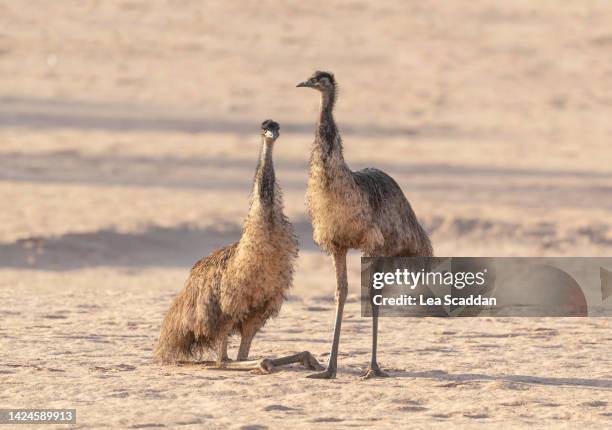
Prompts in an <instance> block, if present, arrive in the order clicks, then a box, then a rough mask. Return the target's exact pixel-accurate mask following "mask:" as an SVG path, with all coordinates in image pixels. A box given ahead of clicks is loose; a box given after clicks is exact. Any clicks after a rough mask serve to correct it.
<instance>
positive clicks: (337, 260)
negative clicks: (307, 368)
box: [308, 249, 348, 379]
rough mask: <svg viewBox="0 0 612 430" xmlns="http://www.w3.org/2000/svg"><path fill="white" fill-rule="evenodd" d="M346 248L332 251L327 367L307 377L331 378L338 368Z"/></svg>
mask: <svg viewBox="0 0 612 430" xmlns="http://www.w3.org/2000/svg"><path fill="white" fill-rule="evenodd" d="M346 252H347V250H346V249H339V250H335V251H334V255H333V256H334V267H335V269H336V322H335V324H334V338H333V340H332V347H331V353H330V354H329V362H328V363H327V369H326V370H325V371H323V372H320V373H314V374H312V375H309V376H308V377H309V378H315V379H332V378H335V377H336V371H337V369H338V346H339V344H340V330H341V328H342V313H343V312H344V303H345V302H346V295H347V294H348V279H347V275H346Z"/></svg>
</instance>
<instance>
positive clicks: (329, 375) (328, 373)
mask: <svg viewBox="0 0 612 430" xmlns="http://www.w3.org/2000/svg"><path fill="white" fill-rule="evenodd" d="M307 378H309V379H335V378H336V370H331V369H325V370H324V371H323V372H319V373H313V374H311V375H308V376H307Z"/></svg>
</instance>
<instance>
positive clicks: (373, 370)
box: [361, 366, 389, 380]
mask: <svg viewBox="0 0 612 430" xmlns="http://www.w3.org/2000/svg"><path fill="white" fill-rule="evenodd" d="M388 377H389V374H388V373H386V372H383V371H382V370H381V369H380V367H378V366H376V367H372V366H370V367H369V368H368V370H366V371H365V373H364V374H363V375H361V379H362V380H366V379H371V378H388Z"/></svg>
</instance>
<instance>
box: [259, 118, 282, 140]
mask: <svg viewBox="0 0 612 430" xmlns="http://www.w3.org/2000/svg"><path fill="white" fill-rule="evenodd" d="M261 135H262V136H263V137H264V138H265V139H266V140H272V141H275V140H276V139H277V138H278V136H279V135H280V126H279V125H278V123H277V122H275V121H272V120H271V119H267V120H265V121H264V122H262V123H261Z"/></svg>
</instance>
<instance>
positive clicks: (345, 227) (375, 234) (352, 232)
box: [298, 71, 433, 378]
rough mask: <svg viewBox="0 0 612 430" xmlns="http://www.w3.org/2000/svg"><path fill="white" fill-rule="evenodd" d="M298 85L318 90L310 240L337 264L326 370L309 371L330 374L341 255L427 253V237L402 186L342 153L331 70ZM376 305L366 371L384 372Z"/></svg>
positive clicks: (342, 295)
mask: <svg viewBox="0 0 612 430" xmlns="http://www.w3.org/2000/svg"><path fill="white" fill-rule="evenodd" d="M298 87H308V88H313V89H316V90H317V91H319V92H320V94H321V105H320V111H319V118H318V120H317V126H316V132H315V139H314V142H313V144H312V150H311V155H310V176H309V179H308V191H307V200H308V209H309V212H310V217H311V219H312V227H313V238H314V241H315V242H316V243H317V244H318V245H319V246H320V247H321V248H322V249H324V250H325V251H327V252H328V253H330V254H332V256H333V258H334V266H335V269H336V282H337V290H336V301H337V311H336V325H335V328H334V339H333V341H332V350H331V354H330V359H329V364H328V367H327V370H326V371H325V372H323V373H321V374H316V375H313V376H315V377H320V378H333V377H334V376H335V374H336V367H337V363H336V361H337V354H338V343H339V340H340V326H341V322H342V312H343V308H344V301H345V299H346V295H347V291H348V282H347V278H346V254H347V251H348V250H349V249H360V250H361V251H362V252H363V254H364V255H366V256H381V257H382V256H403V257H408V256H431V255H433V248H432V246H431V242H430V241H429V237H428V235H427V233H426V232H425V230H424V229H423V227H421V225H420V224H419V222H418V220H417V218H416V215H415V213H414V211H413V210H412V207H411V206H410V203H408V200H407V199H406V197H405V196H404V193H403V192H402V190H401V188H400V187H399V185H398V184H397V182H395V181H394V180H393V178H391V177H390V176H389V175H387V174H386V173H385V172H382V171H380V170H378V169H372V168H368V169H363V170H359V171H352V170H351V169H350V168H349V167H348V165H347V164H346V162H345V161H344V156H343V152H342V139H341V138H340V133H339V131H338V127H337V126H336V122H335V121H334V117H333V109H334V105H335V102H336V96H337V84H336V80H335V78H334V75H333V74H331V73H329V72H320V71H317V72H315V73H314V74H313V75H312V76H311V77H310V78H309V79H307V80H306V81H304V82H302V83H300V84H298ZM377 324H378V309H373V336H372V337H373V342H372V343H373V347H372V361H371V365H370V372H368V376H372V375H374V374H376V375H383V372H381V371H380V369H379V368H378V364H377V362H376V336H377V329H378V325H377Z"/></svg>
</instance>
